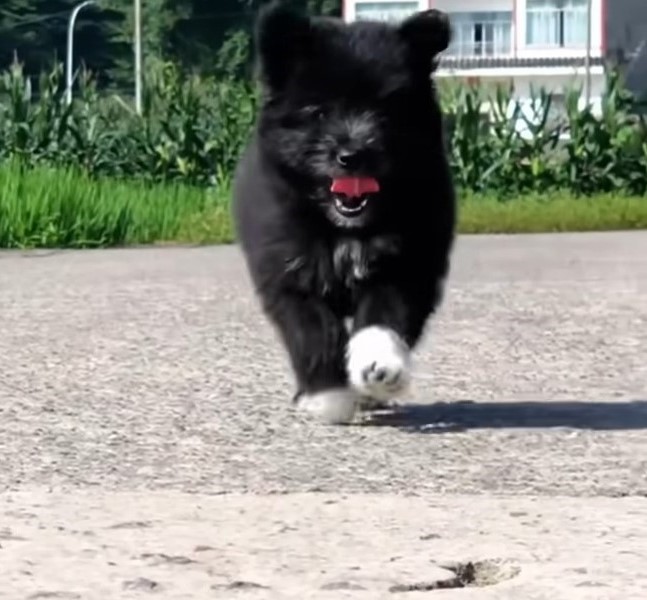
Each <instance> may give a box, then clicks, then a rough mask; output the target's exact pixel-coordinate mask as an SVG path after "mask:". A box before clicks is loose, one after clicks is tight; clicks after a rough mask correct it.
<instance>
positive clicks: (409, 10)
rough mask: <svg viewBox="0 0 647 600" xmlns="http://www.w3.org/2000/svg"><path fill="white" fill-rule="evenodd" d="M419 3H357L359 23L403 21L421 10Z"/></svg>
mask: <svg viewBox="0 0 647 600" xmlns="http://www.w3.org/2000/svg"><path fill="white" fill-rule="evenodd" d="M419 6H420V4H419V2H418V0H415V1H413V2H411V1H409V2H361V1H360V2H356V3H355V19H356V20H357V21H365V20H372V21H401V20H403V19H405V18H406V17H408V16H409V15H411V14H413V13H414V12H416V11H417V10H418V9H419Z"/></svg>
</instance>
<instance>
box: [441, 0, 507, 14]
mask: <svg viewBox="0 0 647 600" xmlns="http://www.w3.org/2000/svg"><path fill="white" fill-rule="evenodd" d="M431 6H432V8H437V9H438V10H442V11H445V12H479V11H492V10H508V11H512V9H513V7H514V0H486V1H484V0H431Z"/></svg>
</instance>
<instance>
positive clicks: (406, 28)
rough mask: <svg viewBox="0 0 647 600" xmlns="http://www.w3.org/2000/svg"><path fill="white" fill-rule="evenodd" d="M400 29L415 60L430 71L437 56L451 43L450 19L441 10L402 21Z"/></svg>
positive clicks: (412, 16) (428, 11)
mask: <svg viewBox="0 0 647 600" xmlns="http://www.w3.org/2000/svg"><path fill="white" fill-rule="evenodd" d="M399 27H400V34H401V36H402V37H403V38H404V39H405V41H406V42H407V43H408V44H409V46H410V47H411V48H412V50H413V54H414V56H415V58H416V59H417V60H419V61H422V62H423V64H424V65H425V66H426V67H428V68H429V69H432V68H433V64H434V62H435V61H434V59H435V58H436V56H437V55H438V54H440V53H441V52H442V51H443V50H446V49H447V47H448V46H449V43H450V42H451V26H450V23H449V17H448V16H447V15H446V14H445V13H444V12H441V11H439V10H435V9H430V10H425V11H421V12H418V13H415V14H413V15H411V16H410V17H408V18H406V19H405V20H404V21H402V23H400V26H399Z"/></svg>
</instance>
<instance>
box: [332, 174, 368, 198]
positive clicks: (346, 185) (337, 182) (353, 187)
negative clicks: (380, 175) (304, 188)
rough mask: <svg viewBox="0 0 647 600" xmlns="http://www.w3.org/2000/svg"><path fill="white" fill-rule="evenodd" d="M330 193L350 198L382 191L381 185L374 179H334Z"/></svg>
mask: <svg viewBox="0 0 647 600" xmlns="http://www.w3.org/2000/svg"><path fill="white" fill-rule="evenodd" d="M330 191H331V192H333V193H334V194H343V195H344V196H348V197H349V198H355V197H357V196H363V195H364V194H374V193H376V192H379V191H380V184H379V183H378V181H377V179H373V177H340V178H339V179H333V181H332V185H331V186H330Z"/></svg>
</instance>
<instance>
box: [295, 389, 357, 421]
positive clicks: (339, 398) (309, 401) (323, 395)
mask: <svg viewBox="0 0 647 600" xmlns="http://www.w3.org/2000/svg"><path fill="white" fill-rule="evenodd" d="M360 400H361V398H360V397H359V395H358V394H357V393H356V392H354V391H353V390H350V389H347V388H339V389H332V390H326V391H323V392H318V393H316V394H304V395H303V396H301V397H300V398H299V401H298V407H299V409H301V410H304V411H306V412H308V413H309V414H311V415H313V416H314V417H316V418H317V419H319V420H320V421H321V422H323V423H327V424H329V425H339V424H342V423H350V422H351V421H352V420H353V417H354V416H355V413H356V412H357V410H358V408H359V404H360Z"/></svg>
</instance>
